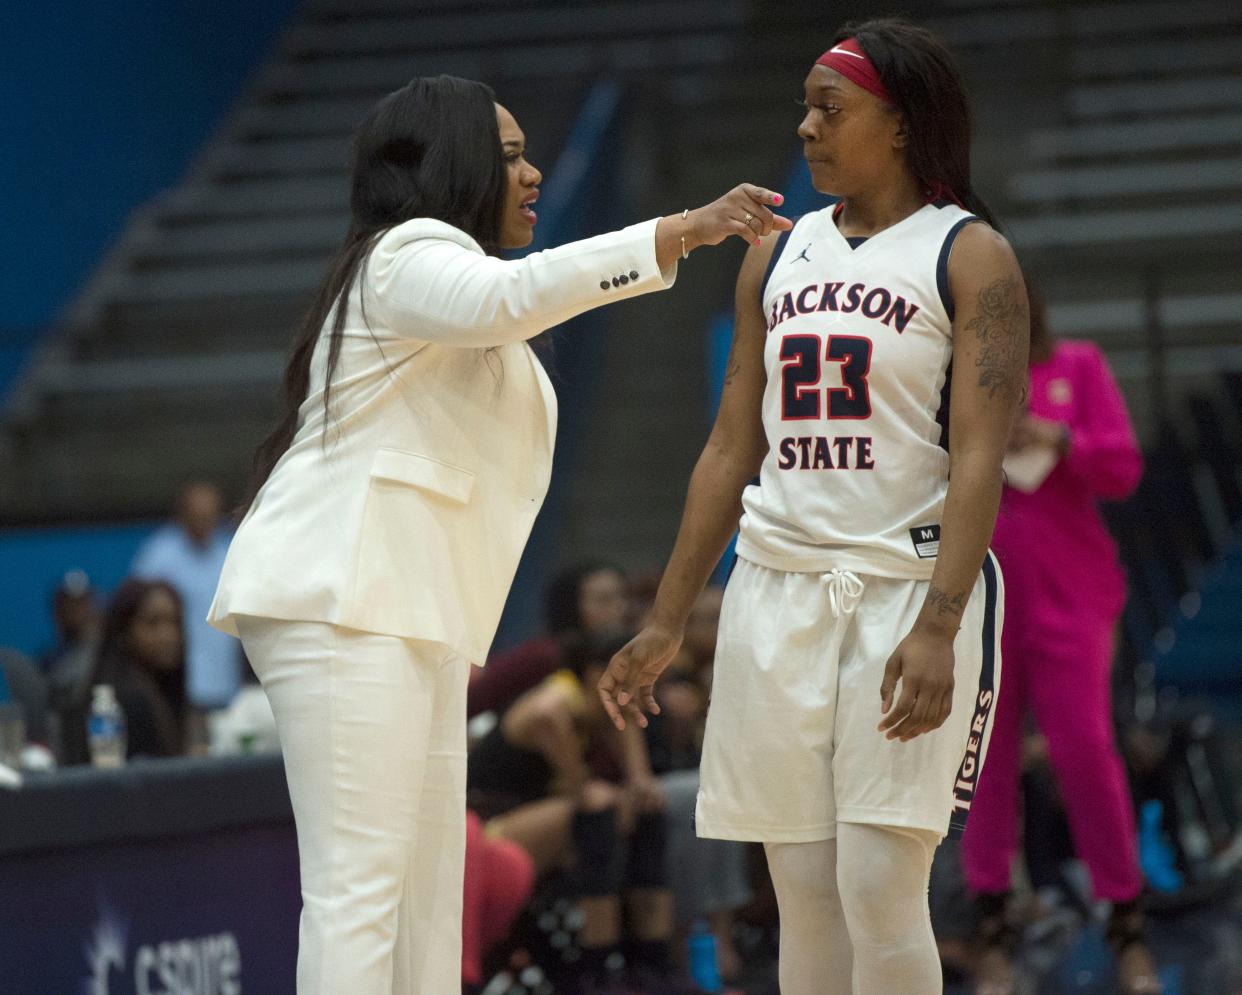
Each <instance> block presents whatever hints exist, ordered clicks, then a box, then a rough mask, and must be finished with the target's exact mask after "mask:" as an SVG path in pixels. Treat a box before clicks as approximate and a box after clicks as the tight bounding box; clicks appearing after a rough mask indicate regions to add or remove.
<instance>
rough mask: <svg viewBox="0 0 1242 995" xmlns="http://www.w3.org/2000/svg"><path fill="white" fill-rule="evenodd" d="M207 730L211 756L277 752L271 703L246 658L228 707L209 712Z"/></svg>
mask: <svg viewBox="0 0 1242 995" xmlns="http://www.w3.org/2000/svg"><path fill="white" fill-rule="evenodd" d="M207 731H208V734H209V736H208V738H209V747H208V752H209V753H211V754H212V755H213V756H227V755H228V754H234V753H279V752H280V738H279V736H278V735H277V733H276V716H275V715H274V714H273V713H272V703H271V702H270V701H268V698H267V695H266V694H265V693H264V691H263V687H262V685H260V684H259V678H258V677H256V676H255V672H254V670H252V669H251V667H250V663H249V661H247V662H246V668H245V675H244V678H243V680H242V686H241V690H239V691H238V692H237V694H235V695H234V696H233V700H232V701H231V702H229V707H228V708H222V709H220V711H218V712H213V713H212V714H211V716H210V717H209V719H208V725H207Z"/></svg>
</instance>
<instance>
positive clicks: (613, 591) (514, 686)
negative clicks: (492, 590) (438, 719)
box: [466, 560, 627, 718]
mask: <svg viewBox="0 0 1242 995" xmlns="http://www.w3.org/2000/svg"><path fill="white" fill-rule="evenodd" d="M626 608H627V601H626V582H625V574H624V573H623V572H622V571H621V568H620V567H618V566H615V565H613V564H611V563H608V562H606V561H603V560H590V561H587V562H584V563H578V564H575V565H574V566H571V567H568V568H566V569H565V570H562V571H561V572H560V573H559V574H557V575H556V577H554V578H553V579H552V583H551V584H549V585H548V590H547V594H546V601H545V615H544V619H545V624H546V626H547V632H546V633H545V634H544V635H541V636H535V637H534V638H532V639H528V640H526V642H523V643H519V644H518V645H517V646H514V647H512V648H511V649H508V650H503V651H502V652H500V653H495V654H493V655H492V656H491V657H490V658H489V659H488V661H487V666H486V667H482V668H479V667H475V668H474V669H473V670H472V671H471V672H470V689H469V692H468V696H467V700H466V710H467V714H468V715H469V716H470V717H471V718H473V717H474V716H476V715H479V714H480V713H482V712H503V711H504V710H505V709H506V708H508V707H509V706H510V705H511V704H513V702H514V701H515V700H517V698H518V696H519V695H521V694H522V693H523V692H526V691H529V690H530V689H531V688H533V687H534V686H535V685H537V684H538V683H539V682H540V681H542V680H543V679H544V678H545V677H548V676H549V675H551V674H553V673H555V672H556V671H557V670H559V669H560V668H561V666H562V665H563V664H562V660H563V656H564V646H565V643H566V641H567V640H570V639H574V638H576V637H578V636H581V635H584V634H586V635H590V634H593V633H598V632H607V631H611V630H615V629H618V628H620V627H621V625H622V623H623V621H624V619H625V612H626Z"/></svg>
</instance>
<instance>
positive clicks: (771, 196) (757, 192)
mask: <svg viewBox="0 0 1242 995" xmlns="http://www.w3.org/2000/svg"><path fill="white" fill-rule="evenodd" d="M742 192H743V193H744V194H746V196H747V197H750V198H751V199H752V200H757V201H758V202H759V203H760V204H775V205H776V206H777V207H780V206H781V205H782V204H783V203H785V196H784V194H779V193H777V192H776V191H775V190H769V189H767V187H757V186H755V185H754V184H753V183H743V184H742Z"/></svg>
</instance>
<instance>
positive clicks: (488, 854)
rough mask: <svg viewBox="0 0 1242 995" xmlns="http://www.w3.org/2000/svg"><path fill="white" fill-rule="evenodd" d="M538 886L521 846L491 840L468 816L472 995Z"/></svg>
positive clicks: (466, 949) (465, 959) (465, 939)
mask: <svg viewBox="0 0 1242 995" xmlns="http://www.w3.org/2000/svg"><path fill="white" fill-rule="evenodd" d="M534 885H535V863H534V861H533V860H532V859H531V856H530V854H528V853H527V852H526V851H525V850H523V849H522V847H520V846H519V845H518V844H516V843H511V842H510V841H509V840H505V839H500V838H499V837H495V836H489V835H488V834H487V832H486V830H485V829H484V827H483V820H481V819H480V818H479V817H478V815H477V814H476V813H474V812H469V811H468V812H466V869H465V879H464V901H463V902H462V916H461V941H462V943H461V980H462V986H463V990H464V992H465V993H467V995H474V993H477V992H478V991H479V990H480V988H479V986H480V985H482V983H483V959H484V958H485V957H486V956H487V952H488V951H489V950H490V949H491V948H492V947H493V946H494V945H495V944H497V943H499V942H500V941H501V940H502V939H504V937H505V935H506V934H507V933H508V932H509V928H510V927H511V926H512V925H513V921H514V919H516V918H517V914H518V913H519V912H520V911H521V910H522V907H523V906H524V905H525V904H526V902H527V900H528V899H529V898H530V894H531V890H532V889H533V888H534Z"/></svg>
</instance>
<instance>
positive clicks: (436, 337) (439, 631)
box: [210, 76, 788, 995]
mask: <svg viewBox="0 0 1242 995" xmlns="http://www.w3.org/2000/svg"><path fill="white" fill-rule="evenodd" d="M540 179H541V177H540V174H539V171H538V170H536V169H535V168H534V167H533V166H531V165H530V164H529V163H527V162H526V160H525V158H524V138H523V135H522V132H521V131H520V129H519V128H518V126H517V123H516V122H515V121H514V119H513V117H512V116H511V115H510V114H509V113H508V112H507V111H506V110H505V109H504V108H502V107H500V106H499V105H497V104H496V103H495V98H494V95H493V94H492V91H491V90H490V89H489V88H488V87H486V86H484V85H483V84H481V83H475V82H471V81H468V80H461V79H455V78H452V77H447V76H441V77H437V78H434V79H433V78H422V79H416V80H414V81H413V82H412V83H410V84H409V85H408V86H406V87H404V88H402V89H401V90H398V91H397V92H395V93H392V94H389V95H388V96H387V97H385V98H384V99H383V100H381V101H380V102H379V103H378V104H377V105H376V107H375V108H374V109H373V110H372V111H371V112H370V113H369V114H368V116H367V118H366V119H365V120H364V121H363V123H362V125H361V127H360V129H359V131H358V134H357V136H356V139H355V158H354V166H353V174H352V194H351V212H352V225H351V228H350V231H349V234H348V236H347V237H346V240H345V244H344V245H343V246H342V247H341V249H340V251H339V253H338V254H337V256H336V258H335V260H334V261H333V262H332V264H331V266H330V268H329V270H328V273H327V276H326V277H325V279H324V282H323V284H322V286H321V289H320V291H319V293H318V296H317V298H316V300H315V303H314V306H313V307H312V309H311V311H310V313H309V315H308V317H307V320H306V322H305V324H304V326H303V328H302V329H301V332H300V334H299V336H298V338H297V341H296V343H295V346H294V349H293V352H292V356H291V358H290V361H289V365H288V368H287V370H286V372H285V379H284V404H285V413H284V416H283V419H282V421H281V422H280V424H279V425H278V426H277V428H276V429H275V430H274V431H273V433H272V435H271V436H270V437H269V438H268V439H267V440H266V441H265V442H264V443H263V445H262V446H261V447H260V448H259V451H258V453H257V455H256V460H255V484H254V488H253V491H252V497H251V501H250V503H249V509H248V511H247V513H246V515H245V518H244V519H243V521H242V523H241V525H240V527H239V529H238V531H237V534H236V536H235V538H234V539H233V543H232V546H231V548H230V550H229V555H228V559H227V561H226V563H225V566H224V570H223V574H222V576H221V579H220V586H219V590H218V591H217V594H216V599H215V603H214V605H213V606H212V610H211V616H210V621H211V622H212V624H214V625H215V626H217V627H218V628H220V629H223V630H224V631H226V632H231V633H233V634H235V635H240V637H241V639H242V641H243V644H244V646H245V649H246V652H247V655H248V656H249V657H250V660H251V661H252V663H253V665H254V667H255V670H256V672H257V673H258V675H259V677H260V679H261V681H262V683H263V686H264V688H265V690H266V691H267V694H268V697H269V698H270V699H271V703H272V707H273V710H274V712H275V715H276V721H277V725H278V728H279V733H280V740H281V744H282V748H283V751H284V757H285V767H286V772H287V775H288V781H289V791H290V796H291V798H292V802H293V811H294V818H295V821H296V824H297V834H298V848H299V853H300V858H301V876H302V899H303V910H302V919H301V930H300V944H299V954H298V968H297V977H298V983H297V986H298V992H299V993H300V995H379V993H384V995H387V993H398V992H399V993H402V995H414V993H418V995H447V993H449V992H454V991H457V990H459V987H460V960H461V938H460V932H461V902H462V863H463V852H464V839H465V760H466V741H465V735H466V734H465V701H466V681H467V674H468V671H469V667H468V664H471V663H475V664H481V663H482V661H483V660H484V659H485V657H486V655H487V650H488V647H489V644H490V643H491V640H492V638H493V635H494V633H495V630H496V625H497V622H498V620H499V617H500V612H501V609H502V607H503V605H504V602H505V597H506V595H507V593H508V590H509V585H510V583H511V581H512V578H513V574H514V571H515V570H516V567H517V563H518V558H519V556H520V554H521V551H522V548H523V546H524V545H525V543H526V539H527V536H528V535H529V532H530V528H531V525H532V523H533V522H534V519H535V515H536V513H537V512H538V510H539V507H540V504H541V503H542V501H543V498H544V494H545V492H546V490H547V486H548V479H549V475H550V471H551V461H552V445H553V440H554V438H555V434H556V397H555V395H554V394H553V392H552V388H551V385H550V384H549V382H548V378H547V376H546V375H545V374H544V371H543V369H542V367H541V366H540V364H539V361H538V360H537V359H536V358H535V356H534V354H533V353H532V352H531V350H530V347H529V346H528V345H527V344H526V343H527V340H528V339H530V338H532V337H534V336H536V335H538V334H539V333H540V332H542V331H544V330H545V329H548V328H550V327H552V326H553V325H556V324H559V323H560V322H562V321H565V320H566V319H568V318H571V317H573V316H574V315H577V314H580V313H581V312H583V311H586V310H589V309H590V308H594V307H599V306H600V305H602V304H607V303H610V302H612V301H617V300H624V299H625V298H628V297H634V296H636V295H638V294H644V293H648V292H650V291H653V290H662V289H665V288H667V287H670V286H671V285H672V283H673V279H674V276H675V273H676V262H677V259H678V258H679V257H681V256H683V255H684V254H685V253H687V252H689V251H691V250H692V249H694V248H695V247H697V246H699V245H708V244H716V243H718V242H721V241H723V240H724V239H725V238H727V237H728V236H729V235H739V236H741V237H744V238H746V239H747V241H748V242H754V241H755V240H756V239H757V238H758V237H759V236H760V235H763V234H767V233H768V232H769V231H771V230H772V229H773V228H774V227H775V228H785V227H788V222H786V221H785V220H784V219H782V218H779V217H776V216H774V215H773V214H772V212H771V211H770V210H769V206H768V205H776V204H779V203H780V200H781V198H780V196H779V195H778V194H773V193H770V192H768V191H765V190H761V189H759V188H757V187H753V186H749V185H744V186H741V187H738V188H736V189H735V190H733V191H731V192H730V193H729V194H727V195H726V196H724V197H722V198H721V199H720V200H718V201H715V202H714V203H712V204H709V205H708V206H706V207H703V208H699V209H698V210H696V211H683V212H681V214H679V215H672V216H669V217H666V218H660V219H653V220H651V221H646V222H643V223H642V224H637V225H634V226H632V227H629V228H625V229H623V230H621V231H618V232H614V233H612V234H608V235H601V236H599V237H596V238H590V239H585V240H583V241H581V242H575V243H572V244H569V245H565V246H562V247H560V248H558V249H552V250H549V251H547V252H540V253H535V254H532V255H529V256H527V257H526V258H524V259H521V260H518V261H511V262H510V261H504V260H501V259H499V258H497V253H498V251H499V250H500V249H502V248H518V247H521V246H525V245H528V244H529V243H530V241H531V239H532V237H533V236H532V229H533V226H534V224H535V222H536V216H535V213H534V211H533V210H532V209H531V205H532V204H533V203H534V201H535V200H536V198H537V196H538V184H539V182H540Z"/></svg>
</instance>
